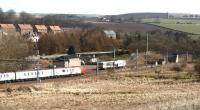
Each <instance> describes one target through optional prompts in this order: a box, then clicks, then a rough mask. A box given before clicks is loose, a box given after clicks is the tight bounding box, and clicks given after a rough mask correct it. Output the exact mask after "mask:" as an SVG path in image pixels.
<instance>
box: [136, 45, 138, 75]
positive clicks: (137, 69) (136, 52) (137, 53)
mask: <svg viewBox="0 0 200 110" xmlns="http://www.w3.org/2000/svg"><path fill="white" fill-rule="evenodd" d="M136 71H137V72H138V49H137V50H136Z"/></svg>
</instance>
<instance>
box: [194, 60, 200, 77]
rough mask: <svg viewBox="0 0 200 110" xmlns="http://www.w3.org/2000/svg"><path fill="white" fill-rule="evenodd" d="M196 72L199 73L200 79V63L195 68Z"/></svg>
mask: <svg viewBox="0 0 200 110" xmlns="http://www.w3.org/2000/svg"><path fill="white" fill-rule="evenodd" d="M194 69H195V71H196V72H197V73H198V76H199V77H200V62H198V63H197V64H196V65H195V67H194Z"/></svg>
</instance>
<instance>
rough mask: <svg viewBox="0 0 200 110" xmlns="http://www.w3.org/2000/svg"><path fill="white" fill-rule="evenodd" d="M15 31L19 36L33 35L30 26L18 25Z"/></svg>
mask: <svg viewBox="0 0 200 110" xmlns="http://www.w3.org/2000/svg"><path fill="white" fill-rule="evenodd" d="M17 30H18V31H19V32H20V34H21V35H25V34H30V33H33V27H32V26H31V25H30V24H18V25H17Z"/></svg>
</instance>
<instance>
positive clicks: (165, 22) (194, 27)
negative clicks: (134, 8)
mask: <svg viewBox="0 0 200 110" xmlns="http://www.w3.org/2000/svg"><path fill="white" fill-rule="evenodd" d="M142 22H143V23H148V24H153V25H157V26H161V27H165V28H170V29H173V30H177V31H182V32H186V33H191V34H200V32H199V30H200V20H182V19H143V20H142Z"/></svg>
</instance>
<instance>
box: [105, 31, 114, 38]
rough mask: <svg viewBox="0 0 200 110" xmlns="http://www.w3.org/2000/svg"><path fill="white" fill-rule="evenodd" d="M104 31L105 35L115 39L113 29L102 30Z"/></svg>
mask: <svg viewBox="0 0 200 110" xmlns="http://www.w3.org/2000/svg"><path fill="white" fill-rule="evenodd" d="M104 33H105V34H106V37H108V38H111V39H116V36H117V35H116V33H115V31H113V30H104Z"/></svg>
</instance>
